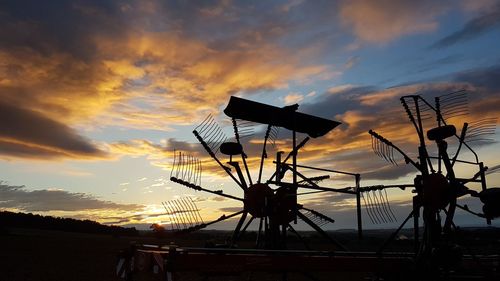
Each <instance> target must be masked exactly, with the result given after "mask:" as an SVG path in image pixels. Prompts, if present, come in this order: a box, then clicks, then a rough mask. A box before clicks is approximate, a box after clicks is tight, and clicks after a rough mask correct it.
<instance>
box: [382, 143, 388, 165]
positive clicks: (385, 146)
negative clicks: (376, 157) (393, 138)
mask: <svg viewBox="0 0 500 281" xmlns="http://www.w3.org/2000/svg"><path fill="white" fill-rule="evenodd" d="M387 147H388V145H387V144H385V143H381V149H382V156H383V157H384V159H385V161H387V162H389V160H388V159H387Z"/></svg>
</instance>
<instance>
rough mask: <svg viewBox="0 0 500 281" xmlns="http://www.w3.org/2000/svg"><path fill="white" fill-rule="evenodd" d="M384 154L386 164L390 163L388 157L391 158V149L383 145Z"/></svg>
mask: <svg viewBox="0 0 500 281" xmlns="http://www.w3.org/2000/svg"><path fill="white" fill-rule="evenodd" d="M384 154H385V156H386V158H387V162H389V163H392V162H391V158H390V156H391V147H390V146H389V145H388V144H385V146H384Z"/></svg>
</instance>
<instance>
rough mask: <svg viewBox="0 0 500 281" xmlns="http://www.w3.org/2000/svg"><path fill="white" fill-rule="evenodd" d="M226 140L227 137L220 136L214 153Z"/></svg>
mask: <svg viewBox="0 0 500 281" xmlns="http://www.w3.org/2000/svg"><path fill="white" fill-rule="evenodd" d="M226 140H227V137H226V136H223V138H222V139H221V140H220V141H219V142H217V149H216V150H215V152H214V153H215V154H217V152H219V150H220V146H221V145H222V144H223V143H225V142H226Z"/></svg>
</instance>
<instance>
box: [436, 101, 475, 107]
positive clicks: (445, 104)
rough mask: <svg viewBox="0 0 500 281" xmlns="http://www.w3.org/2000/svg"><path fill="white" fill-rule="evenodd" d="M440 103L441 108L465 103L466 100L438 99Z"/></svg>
mask: <svg viewBox="0 0 500 281" xmlns="http://www.w3.org/2000/svg"><path fill="white" fill-rule="evenodd" d="M440 103H441V108H450V107H454V106H459V105H460V106H461V105H467V104H468V100H467V99H455V100H449V101H440Z"/></svg>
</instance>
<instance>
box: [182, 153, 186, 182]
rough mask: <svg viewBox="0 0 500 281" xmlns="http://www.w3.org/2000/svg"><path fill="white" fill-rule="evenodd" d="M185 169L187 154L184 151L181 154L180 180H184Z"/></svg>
mask: <svg viewBox="0 0 500 281" xmlns="http://www.w3.org/2000/svg"><path fill="white" fill-rule="evenodd" d="M186 170H187V155H186V153H184V154H183V155H182V180H186Z"/></svg>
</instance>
